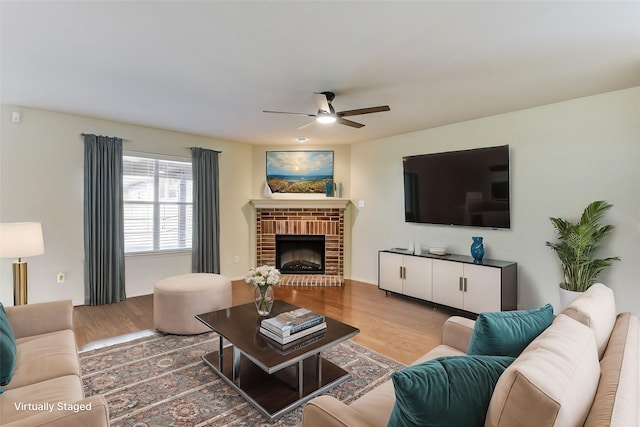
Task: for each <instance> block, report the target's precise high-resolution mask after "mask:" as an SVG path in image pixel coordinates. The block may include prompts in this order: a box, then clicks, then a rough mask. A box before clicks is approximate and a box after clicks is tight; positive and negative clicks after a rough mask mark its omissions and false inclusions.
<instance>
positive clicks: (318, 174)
mask: <svg viewBox="0 0 640 427" xmlns="http://www.w3.org/2000/svg"><path fill="white" fill-rule="evenodd" d="M331 180H333V151H267V184H268V185H269V188H271V192H273V193H324V192H325V188H326V184H327V182H328V181H331Z"/></svg>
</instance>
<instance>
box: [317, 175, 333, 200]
mask: <svg viewBox="0 0 640 427" xmlns="http://www.w3.org/2000/svg"><path fill="white" fill-rule="evenodd" d="M320 188H322V187H320ZM324 189H325V192H324V193H325V196H327V197H333V180H331V179H330V180H328V181H327V183H326V184H325V187H324Z"/></svg>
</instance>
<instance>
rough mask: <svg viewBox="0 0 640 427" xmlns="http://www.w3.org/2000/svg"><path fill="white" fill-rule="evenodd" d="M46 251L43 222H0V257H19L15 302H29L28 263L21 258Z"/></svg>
mask: <svg viewBox="0 0 640 427" xmlns="http://www.w3.org/2000/svg"><path fill="white" fill-rule="evenodd" d="M43 253H44V240H43V239H42V224H40V223H39V222H4V223H0V258H17V259H18V260H17V261H15V262H14V263H13V304H14V305H23V304H26V303H27V263H26V261H22V260H21V258H23V257H29V256H35V255H41V254H43Z"/></svg>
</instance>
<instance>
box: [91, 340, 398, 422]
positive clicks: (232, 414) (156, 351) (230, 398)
mask: <svg viewBox="0 0 640 427" xmlns="http://www.w3.org/2000/svg"><path fill="white" fill-rule="evenodd" d="M217 343H218V335H217V334H215V333H213V332H212V333H209V334H204V335H195V336H176V335H161V334H154V335H152V336H149V337H146V338H141V339H137V340H135V341H130V342H127V343H123V344H117V345H112V346H109V347H105V348H100V349H97V350H91V351H87V352H83V353H80V362H81V366H82V375H83V380H84V387H85V394H86V395H87V396H91V395H95V394H102V395H103V396H104V397H105V398H106V400H107V402H108V404H109V411H110V417H111V426H135V427H156V426H163V427H164V426H184V427H188V426H194V427H195V426H271V425H273V426H299V425H301V424H302V407H300V408H297V409H295V410H294V411H292V412H290V413H288V414H285V415H284V416H282V417H281V418H279V419H277V420H275V421H274V423H273V424H270V423H269V422H268V421H267V419H266V418H264V417H263V416H262V414H260V413H259V412H258V411H257V410H256V409H254V408H253V406H251V405H249V404H248V403H247V402H246V401H245V400H244V399H243V398H242V397H241V396H240V395H238V394H237V393H236V392H235V391H234V390H233V389H232V388H231V387H229V386H228V385H227V384H226V383H225V382H224V381H222V380H221V379H220V378H219V377H218V376H217V375H216V374H215V373H214V372H213V371H212V370H211V369H210V368H209V367H208V366H207V365H205V364H204V362H203V361H202V359H201V356H202V355H204V354H206V353H209V352H210V351H212V349H214V348H217V347H216V346H217ZM323 355H324V357H325V358H327V359H328V360H330V361H332V362H333V363H335V364H336V365H338V366H341V367H342V368H343V369H345V370H346V371H348V372H350V373H351V375H352V378H351V379H350V380H348V381H346V382H344V383H342V384H340V385H339V386H337V387H335V388H334V389H332V390H331V391H329V393H328V394H331V395H333V396H335V397H336V398H338V399H339V400H341V401H343V402H345V403H349V402H350V401H352V400H354V399H356V398H358V397H359V396H361V395H362V394H364V393H367V392H368V391H369V390H371V389H373V388H375V387H376V386H378V385H379V384H381V383H382V382H384V381H386V380H388V379H389V377H390V375H391V373H392V372H393V371H395V370H398V369H401V368H403V367H404V365H402V364H401V363H399V362H396V361H394V360H392V359H389V358H387V357H385V356H383V355H381V354H379V353H376V352H374V351H372V350H369V349H367V348H365V347H363V346H361V345H359V344H356V343H354V342H352V341H346V342H344V343H342V344H339V345H337V346H335V347H333V348H332V349H330V350H328V351H326V352H325V353H324V354H323Z"/></svg>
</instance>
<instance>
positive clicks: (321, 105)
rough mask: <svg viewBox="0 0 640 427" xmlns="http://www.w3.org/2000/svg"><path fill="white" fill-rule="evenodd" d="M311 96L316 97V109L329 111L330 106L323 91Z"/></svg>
mask: <svg viewBox="0 0 640 427" xmlns="http://www.w3.org/2000/svg"><path fill="white" fill-rule="evenodd" d="M313 96H315V98H316V105H317V106H318V110H320V111H326V112H327V113H330V112H331V108H330V107H329V101H327V95H326V94H324V93H314V94H313Z"/></svg>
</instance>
